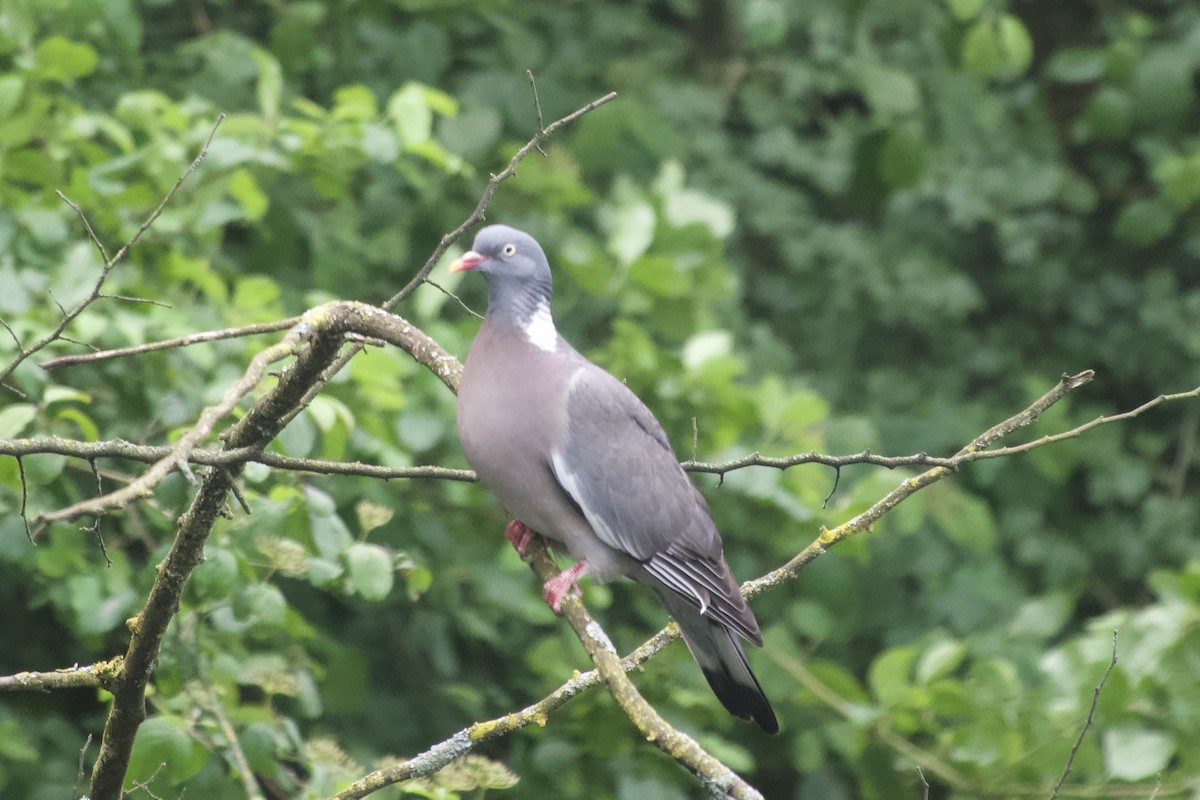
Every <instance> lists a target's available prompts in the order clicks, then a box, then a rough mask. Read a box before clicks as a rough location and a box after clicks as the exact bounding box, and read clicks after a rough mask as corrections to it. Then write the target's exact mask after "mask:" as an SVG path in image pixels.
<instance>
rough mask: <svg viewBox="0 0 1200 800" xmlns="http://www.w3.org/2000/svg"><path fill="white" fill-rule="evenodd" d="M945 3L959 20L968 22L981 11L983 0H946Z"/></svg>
mask: <svg viewBox="0 0 1200 800" xmlns="http://www.w3.org/2000/svg"><path fill="white" fill-rule="evenodd" d="M946 4H947V5H948V6H950V13H951V14H953V15H954V18H955V19H956V20H958V21H959V22H969V21H970V20H973V19H975V18H976V17H978V16H979V12H981V11H983V0H946Z"/></svg>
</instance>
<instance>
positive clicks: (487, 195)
mask: <svg viewBox="0 0 1200 800" xmlns="http://www.w3.org/2000/svg"><path fill="white" fill-rule="evenodd" d="M615 99H617V93H616V92H609V93H608V94H606V95H604V96H603V97H600V98H597V99H595V100H593V101H592V102H590V103H588V104H587V105H586V106H583V107H582V108H578V109H576V110H575V111H572V112H571V113H570V114H567V115H566V116H565V117H563V118H562V119H559V120H555V121H554V122H551V123H550V124H549V125H547V126H546V127H545V128H543V127H541V125H539V126H538V131H537V133H535V134H534V135H533V138H532V139H530V140H529V141H528V142H526V143H525V145H524V146H523V147H521V149H520V150H518V151H517V152H516V153H515V154H514V155H513V157H512V158H511V159H510V160H509V162H508V166H507V167H505V168H504V170H503V171H501V172H499V173H497V174H495V175H492V176H491V177H490V178H489V179H488V182H487V185H486V186H485V187H484V188H483V194H482V195H481V196H480V198H479V202H478V203H476V205H475V210H474V211H472V212H471V214H470V216H468V217H467V218H466V219H465V220H463V222H462V224H461V225H459V226H458V227H457V228H455V229H454V230H452V231H450V232H449V233H447V234H446V235H445V236H443V237H442V239H441V241H439V242H438V245H437V247H435V248H433V253H431V254H430V256H429V258H428V259H427V260H426V261H425V265H424V266H422V267H421V269H420V270H418V271H417V274H416V275H414V276H413V278H412V280H410V281H409V282H408V283H407V284H405V286H404V288H403V289H401V290H400V291H398V292H396V294H394V295H392V296H391V298H389V299H388V301H387V302H386V303H384V304H383V308H391V307H392V306H394V305H396V303H399V302H400V301H401V300H403V299H404V298H406V297H408V296H409V295H410V294H412V292H413V290H414V289H416V288H417V287H418V286H420V285H421V283H422V282H423V281H424V280H425V278H426V277H427V276H428V275H429V273H430V272H432V271H433V268H434V267H435V266H437V263H438V261H440V260H441V258H442V256H443V255H445V254H446V251H447V250H448V249H450V245H452V244H454V243H455V242H456V241H458V237H460V236H462V235H463V234H464V233H466V231H467V228H470V227H471V226H472V225H474V224H475V223H476V222H479V221H480V220H482V219H483V218H484V212H485V211H486V210H487V207H488V204H489V203H490V202H491V201H492V195H493V194H495V193H496V187H498V186H499V185H500V184H501V182H503V181H505V180H507V179H509V178H511V177H512V176H513V175H516V174H517V165H518V164H520V163H521V162H522V161H524V160H525V157H526V156H528V155H529V154H530V153H531V152H532V151H533V150H535V149H537V148H538V147H540V146H541V144H542V142H544V141H545V140H546V139H547V138H548V137H549V136H550V135H551V134H553V133H554V132H555V131H557V130H558V129H559V128H561V127H563V126H564V125H570V124H571V123H572V122H574V121H575V120H577V119H579V118H580V117H582V116H583V115H584V114H587V113H590V112H592V111H595V110H596V109H597V108H599V107H600V106H602V105H604V104H605V103H608V102H611V101H612V100H615ZM3 377H4V376H3V375H0V379H2V378H3Z"/></svg>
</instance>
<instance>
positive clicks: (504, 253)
mask: <svg viewBox="0 0 1200 800" xmlns="http://www.w3.org/2000/svg"><path fill="white" fill-rule="evenodd" d="M466 270H471V271H474V272H481V273H483V275H484V276H485V277H487V278H488V280H490V281H494V280H496V279H504V280H512V281H516V282H521V283H525V282H527V283H529V284H531V285H549V283H550V264H549V262H548V261H547V260H546V254H545V253H544V252H543V251H542V247H541V245H539V244H538V243H537V240H536V239H534V238H533V237H532V236H530V235H529V234H528V233H525V232H524V231H519V230H517V229H516V228H510V227H508V226H507V225H489V226H487V227H486V228H484V229H482V230H481V231H479V233H478V234H476V236H475V243H474V244H472V245H471V249H470V250H469V251H467V252H466V253H463V254H462V255H461V256H460V257H459V258H457V259H455V260H454V262H453V263H451V264H450V271H451V272H464V271H466Z"/></svg>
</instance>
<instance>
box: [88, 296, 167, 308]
mask: <svg viewBox="0 0 1200 800" xmlns="http://www.w3.org/2000/svg"><path fill="white" fill-rule="evenodd" d="M99 298H100V299H102V300H124V301H125V302H126V303H146V304H147V305H152V306H158V307H159V308H174V307H175V306H173V305H171V304H170V303H164V302H163V301H162V300H151V299H150V298H149V297H130V296H128V295H124V294H101V295H99Z"/></svg>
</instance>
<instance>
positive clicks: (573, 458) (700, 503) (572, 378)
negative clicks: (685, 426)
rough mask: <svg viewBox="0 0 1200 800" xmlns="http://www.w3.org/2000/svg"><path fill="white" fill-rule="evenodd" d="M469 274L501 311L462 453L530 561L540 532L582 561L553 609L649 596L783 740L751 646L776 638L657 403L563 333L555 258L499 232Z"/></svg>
mask: <svg viewBox="0 0 1200 800" xmlns="http://www.w3.org/2000/svg"><path fill="white" fill-rule="evenodd" d="M464 270H469V271H473V272H480V273H482V274H483V276H484V277H485V278H486V279H487V281H488V305H487V314H486V315H485V316H484V318H483V324H482V326H481V327H480V329H479V333H478V335H477V336H476V337H475V341H474V343H473V344H472V345H471V350H470V353H469V355H468V357H467V361H466V365H465V366H464V368H463V373H462V379H461V382H460V384H459V390H458V407H457V415H456V416H457V423H458V436H459V441H460V442H461V444H462V448H463V452H464V453H465V455H466V457H467V461H468V463H470V465H471V467H472V468H473V469H474V470H475V472H476V474H477V475H478V476H479V480H480V481H481V482H482V483H483V485H484V486H485V487H486V488H487V489H488V490H489V491H490V492H491V493H492V494H493V495H494V496H495V497H496V499H497V500H499V501H500V503H501V504H502V505H503V506H504V507H505V508H506V509H507V510H508V512H509V513H510V514H511V515H512V516H513V517H514V518H515V519H514V521H513V522H511V523H510V524H509V526H508V529H507V530H506V535H507V536H508V538H509V540H510V541H511V542H512V543H513V545H514V546H516V547H517V549H518V551H521V552H523V550H524V546H525V544H526V543H527V542H528V540H529V537H530V536H532V534H533V532H537V533H539V534H541V535H542V536H544V537H546V538H547V539H548V540H549V541H550V543H551V545H552V547H553V548H554V549H555V550H556V551H558V552H563V551H565V553H567V554H568V555H570V556H571V557H572V558H573V559H575V560H576V561H577V562H578V563H576V564H575V565H574V566H572V567H569V568H567V569H565V570H563V571H562V572H561V573H560V574H559V575H557V576H555V577H554V578H551V579H550V580H549V581H547V582H546V584H545V587H544V592H543V596H544V597H545V599H546V601H547V602H548V603H549V604H550V606H551V608H553V609H554V610H555V611H556V612H557V611H559V609H560V605H561V603H562V600H563V598H564V597H565V596H566V595H567V593H568V592H577V591H578V587H577V586H576V582H577V581H578V579H579V578H581V577H582V576H583V575H590V576H591V577H592V578H594V579H596V580H599V581H606V580H609V579H612V578H617V577H622V576H623V577H628V578H631V579H633V580H634V581H636V582H638V583H640V584H643V585H644V586H647V587H649V588H650V589H652V590H653V591H654V592H655V593H656V594H657V595H658V598H659V600H660V601H661V602H662V604H663V605H664V606H666V609H667V611H668V612H670V614H671V616H672V617H674V618H675V621H676V622H677V623H678V624H679V629H680V631H681V632H682V633H683V639H684V641H685V642H686V643H687V646H688V648H689V649H690V650H691V653H692V656H693V657H694V658H695V659H696V662H697V663H698V664H699V665H700V669H701V670H702V671H703V672H704V677H705V678H706V679H707V680H708V683H709V685H710V686H711V687H712V690H713V692H714V694H716V696H717V698H718V699H719V700H720V701H721V703H722V704H723V705H724V706H725V708H726V709H728V710H729V712H730V713H731V714H733V715H734V716H736V717H740V718H742V719H752V720H754V722H756V723H758V725H759V727H761V728H762V729H763V730H764V731H766V732H767V733H775V732H777V731H778V730H779V723H778V721H777V720H776V718H775V713H774V711H772V709H771V705H770V703H769V702H768V700H767V698H766V696H765V695H764V693H763V690H762V687H761V686H760V685H759V683H758V680H757V679H756V678H755V677H754V673H753V672H751V671H750V664H749V663H748V662H747V660H746V654H745V651H744V650H743V649H742V645H741V642H740V641H739V637H740V638H742V639H746V640H747V641H750V642H753V643H754V644H755V645H758V646H762V633H761V632H760V630H759V626H758V621H757V620H756V619H755V617H754V614H753V612H751V610H750V608H749V606H747V605H746V600H745V598H744V597H742V593H741V591H740V590H739V589H738V584H737V581H736V580H735V579H734V577H733V575H732V573H731V572H730V570H729V565H728V564H727V563H726V562H725V554H724V549H723V547H722V544H721V536H720V534H719V533H718V532H717V528H716V525H715V524H714V523H713V520H712V517H711V515H710V514H709V510H708V504H707V503H706V502H705V500H704V497H703V496H702V495H701V494H700V492H699V491H698V490H697V489H696V487H695V486H694V485H693V484H692V482H691V481H690V480H689V479H688V477H687V474H686V473H685V472H684V471H683V468H682V467H681V466H680V465H679V461H678V459H677V458H676V457H675V453H674V452H673V451H672V449H671V444H670V442H669V441H668V440H667V435H666V433H665V432H664V431H663V428H662V425H660V424H659V422H658V420H657V419H655V418H654V415H653V414H652V413H651V412H650V410H649V409H648V408H647V407H646V406H645V404H643V403H642V401H641V400H639V399H638V397H637V396H636V395H635V394H634V393H633V392H632V391H631V390H630V389H629V388H628V387H627V386H626V385H625V384H624V383H622V382H621V381H619V380H617V379H616V378H614V377H613V376H612V375H610V374H609V373H607V372H605V371H604V370H603V369H601V368H600V367H598V366H596V365H595V364H593V363H592V362H590V361H588V360H587V359H586V358H584V357H583V356H582V355H581V354H580V353H579V352H578V351H577V350H575V349H574V348H573V347H571V345H569V344H567V342H566V341H565V340H564V339H563V338H562V337H561V336H560V335H559V333H558V330H557V329H556V328H555V325H554V318H553V316H552V315H551V313H550V299H551V289H552V280H551V276H550V265H549V263H548V262H547V260H546V255H545V253H544V252H543V250H542V248H541V246H540V245H539V244H538V243H537V241H536V240H535V239H534V238H533V237H532V236H530V235H529V234H527V233H524V232H523V231H519V230H517V229H515V228H510V227H508V226H505V225H489V226H487V227H485V228H483V229H481V230H480V231H479V233H478V235H477V236H476V237H475V241H474V244H473V245H472V248H471V250H470V251H469V252H467V253H464V254H463V255H462V256H461V257H460V258H458V259H456V260H455V261H454V262H453V263H452V264H451V265H450V271H451V272H461V271H464Z"/></svg>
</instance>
